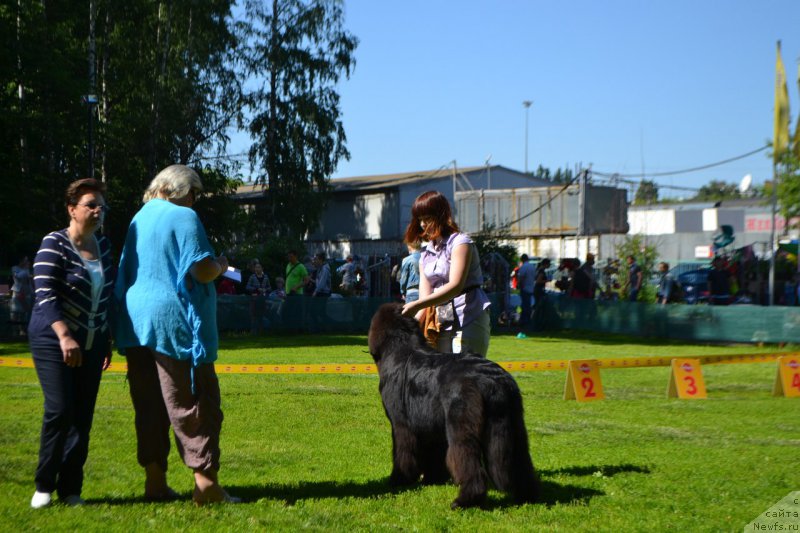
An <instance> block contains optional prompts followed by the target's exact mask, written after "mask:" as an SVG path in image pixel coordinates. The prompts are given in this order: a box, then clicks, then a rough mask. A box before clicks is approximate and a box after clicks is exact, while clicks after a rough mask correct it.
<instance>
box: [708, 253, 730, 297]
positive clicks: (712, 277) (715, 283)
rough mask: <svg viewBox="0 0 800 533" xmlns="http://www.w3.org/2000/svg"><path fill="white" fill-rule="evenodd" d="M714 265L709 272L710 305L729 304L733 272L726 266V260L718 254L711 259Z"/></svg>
mask: <svg viewBox="0 0 800 533" xmlns="http://www.w3.org/2000/svg"><path fill="white" fill-rule="evenodd" d="M711 266H712V267H713V268H712V270H711V272H709V273H708V293H709V294H708V303H709V305H728V304H730V303H731V273H730V272H728V270H727V269H726V268H725V260H724V259H722V257H721V256H719V255H718V256H716V257H714V259H713V260H712V261H711Z"/></svg>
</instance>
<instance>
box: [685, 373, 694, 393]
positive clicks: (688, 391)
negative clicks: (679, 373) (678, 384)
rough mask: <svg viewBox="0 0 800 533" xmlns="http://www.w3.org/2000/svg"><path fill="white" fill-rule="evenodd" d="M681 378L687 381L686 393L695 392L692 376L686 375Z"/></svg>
mask: <svg viewBox="0 0 800 533" xmlns="http://www.w3.org/2000/svg"><path fill="white" fill-rule="evenodd" d="M683 380H684V381H688V382H689V386H688V387H687V388H686V394H696V393H697V386H696V385H695V384H694V378H693V377H692V376H686V377H685V378H683Z"/></svg>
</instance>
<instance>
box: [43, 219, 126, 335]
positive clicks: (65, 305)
mask: <svg viewBox="0 0 800 533" xmlns="http://www.w3.org/2000/svg"><path fill="white" fill-rule="evenodd" d="M96 238H97V246H98V249H99V253H100V260H101V264H102V270H103V288H102V290H101V291H100V294H99V297H98V298H97V299H96V300H94V299H93V298H92V281H91V277H90V275H89V272H88V270H87V268H86V265H85V262H84V260H83V259H82V258H81V255H80V253H79V252H78V251H77V250H76V249H75V247H74V246H73V244H72V242H71V241H70V239H69V236H68V234H67V230H66V229H63V230H60V231H54V232H52V233H49V234H47V235H46V236H45V237H44V239H42V245H41V247H40V248H39V251H38V252H37V254H36V259H35V260H34V263H33V286H34V288H35V290H36V302H35V304H34V306H33V312H32V313H31V323H30V326H29V328H28V331H29V333H30V335H31V336H35V335H37V334H42V333H49V332H50V331H52V330H51V328H50V326H51V325H52V324H53V322H56V321H59V320H63V321H64V322H65V323H66V324H67V327H69V329H70V332H71V333H72V336H73V338H75V340H76V341H77V342H78V343H79V344H80V345H81V346H82V347H83V348H85V349H87V350H88V349H91V348H92V344H93V341H94V338H95V335H96V334H97V333H98V332H100V333H104V332H106V331H107V329H108V323H109V316H108V313H109V307H110V305H111V302H112V301H113V300H112V298H111V293H112V290H113V287H114V277H115V274H116V272H115V269H114V266H113V264H112V261H111V246H110V243H109V241H108V239H106V238H105V237H103V236H102V235H96ZM48 330H50V331H48Z"/></svg>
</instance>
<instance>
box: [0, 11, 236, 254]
mask: <svg viewBox="0 0 800 533" xmlns="http://www.w3.org/2000/svg"><path fill="white" fill-rule="evenodd" d="M233 4H234V1H233V0H215V1H213V2H195V1H193V0H174V1H172V2H150V1H147V0H130V1H126V2H112V1H109V0H97V1H95V2H91V3H89V6H90V9H93V10H94V11H93V13H92V15H93V17H90V13H89V10H87V9H86V8H87V5H86V4H84V3H75V2H72V3H70V2H29V1H22V2H11V3H4V4H3V6H2V7H0V35H2V41H3V45H4V47H3V49H4V50H6V51H8V52H9V53H4V54H0V82H2V90H0V105H2V109H3V113H1V114H0V146H2V148H1V149H0V165H2V167H3V171H4V175H5V184H6V188H5V189H4V194H3V195H0V242H3V243H11V247H10V248H6V247H5V246H4V247H3V249H2V250H0V261H3V262H6V261H8V258H7V257H3V254H4V253H8V251H9V250H10V249H14V250H15V252H16V249H24V250H25V251H26V252H27V253H32V252H34V251H35V249H36V247H37V246H38V243H39V241H40V240H41V237H42V235H44V234H45V233H47V232H49V231H52V230H53V229H56V228H60V227H64V226H65V225H66V223H67V217H66V213H65V210H64V207H63V203H62V198H63V194H64V190H65V188H66V186H67V185H68V184H69V183H70V182H71V181H73V180H75V179H77V178H81V177H86V176H87V175H88V174H89V172H90V165H89V150H88V138H89V129H88V124H89V122H90V120H91V122H92V123H93V124H94V128H93V129H94V131H93V136H92V139H93V143H94V146H95V157H94V160H93V165H92V166H91V167H92V168H91V170H92V171H93V172H94V174H95V177H98V178H100V179H102V180H104V181H105V182H106V183H107V185H108V195H107V196H108V198H107V200H108V202H109V204H110V205H111V207H112V211H111V213H110V214H109V216H108V217H107V219H106V225H105V228H104V231H105V232H106V233H107V234H109V235H110V236H111V239H112V242H113V244H114V245H115V246H116V247H117V248H119V247H121V245H122V241H123V236H124V234H125V232H126V230H127V226H128V223H129V221H130V219H131V217H132V216H133V214H134V213H135V212H136V210H137V209H138V208H139V206H140V205H141V195H142V192H143V190H144V188H145V186H146V185H147V183H149V181H150V180H151V179H152V178H153V176H154V175H155V174H156V172H158V171H159V170H160V169H161V168H163V167H165V166H167V165H169V164H172V163H184V164H189V165H191V166H194V167H196V168H198V169H200V168H201V167H202V168H203V171H204V173H208V172H211V173H213V174H215V175H216V174H224V175H226V176H233V175H235V173H236V168H235V167H234V166H232V165H231V164H230V162H227V161H225V160H224V159H219V160H214V161H215V162H214V164H213V165H210V166H209V165H204V164H203V163H202V161H203V160H204V158H206V157H208V156H209V155H219V154H220V153H221V152H224V150H225V146H226V144H227V141H228V140H227V137H226V130H227V129H228V128H230V127H231V126H233V125H235V124H236V122H237V119H239V118H240V114H241V108H242V105H241V95H240V87H239V81H238V80H239V76H238V75H237V74H236V72H235V70H234V68H235V67H236V66H237V57H238V56H237V54H238V50H239V47H238V46H237V42H238V41H237V35H236V34H235V33H234V30H235V28H234V25H233V21H232V18H231V13H232V7H233ZM90 18H92V19H93V20H94V22H95V24H94V33H93V34H90V32H89V28H90V23H89V21H90ZM18 22H19V24H18ZM89 43H94V45H95V55H94V56H93V57H94V60H93V61H90V53H89ZM90 66H91V70H90ZM90 72H93V73H94V80H92V77H91V76H90ZM86 94H95V95H97V97H98V104H97V105H96V106H91V107H89V106H87V105H86V104H83V103H82V96H83V95H86ZM209 175H210V174H209ZM214 179H216V178H214ZM212 181H213V180H212ZM207 189H208V190H209V191H210V192H213V191H218V192H220V193H221V192H222V191H224V190H225V187H219V186H217V184H215V183H209V184H208V187H207ZM21 200H22V201H21ZM210 203H212V202H206V205H207V207H208V208H209V209H211V206H210V205H209V204H210ZM219 208H220V207H219V206H215V207H214V209H215V210H217V211H219ZM226 220H229V218H227V217H221V218H219V219H218V220H216V221H213V222H212V221H211V220H210V219H207V220H206V221H207V222H209V224H210V225H211V227H210V228H209V234H210V236H211V237H212V240H215V241H219V242H220V243H224V241H226V240H227V239H229V235H230V233H231V228H230V227H225V228H222V227H221V226H222V224H223V222H224V221H226ZM31 248H32V250H31Z"/></svg>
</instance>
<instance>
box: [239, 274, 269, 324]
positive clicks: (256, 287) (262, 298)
mask: <svg viewBox="0 0 800 533" xmlns="http://www.w3.org/2000/svg"><path fill="white" fill-rule="evenodd" d="M250 268H251V270H252V271H253V273H252V274H250V279H248V280H247V285H246V286H245V288H244V292H245V294H247V295H248V296H250V333H252V334H254V335H255V334H257V333H261V332H262V331H263V330H264V310H265V306H266V299H267V295H269V293H270V292H271V291H272V287H271V286H270V284H269V276H267V275H266V274H265V273H264V267H263V266H261V262H260V261H259V260H258V259H253V260H252V261H251V267H250Z"/></svg>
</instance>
